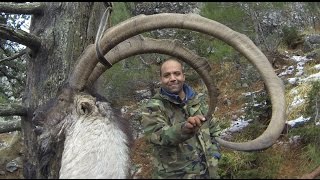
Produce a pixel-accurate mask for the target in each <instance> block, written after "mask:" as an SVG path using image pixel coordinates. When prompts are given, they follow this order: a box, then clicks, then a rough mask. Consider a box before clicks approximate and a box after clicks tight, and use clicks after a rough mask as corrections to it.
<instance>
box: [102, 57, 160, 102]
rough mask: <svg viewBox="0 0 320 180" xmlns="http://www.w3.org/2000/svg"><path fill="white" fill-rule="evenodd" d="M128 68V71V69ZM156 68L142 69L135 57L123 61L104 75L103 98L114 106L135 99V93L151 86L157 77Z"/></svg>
mask: <svg viewBox="0 0 320 180" xmlns="http://www.w3.org/2000/svg"><path fill="white" fill-rule="evenodd" d="M128 67H130V69H129V68H128ZM155 68H156V67H154V66H151V67H142V63H141V61H140V60H139V59H136V57H131V58H128V59H125V60H123V61H121V62H119V63H117V64H115V65H113V66H112V68H110V69H109V70H108V71H106V73H105V75H104V76H105V78H106V82H104V87H106V90H105V92H104V94H105V96H106V97H107V98H108V99H109V100H110V101H111V102H112V103H113V104H115V105H121V104H122V105H123V104H124V103H123V102H127V101H131V102H135V101H136V100H135V99H133V98H134V97H135V95H136V94H135V91H136V90H140V89H141V87H139V86H140V85H141V86H142V87H143V86H144V87H145V86H146V85H148V84H151V83H152V81H153V80H155V79H156V78H157V77H158V74H157V71H156V69H155Z"/></svg>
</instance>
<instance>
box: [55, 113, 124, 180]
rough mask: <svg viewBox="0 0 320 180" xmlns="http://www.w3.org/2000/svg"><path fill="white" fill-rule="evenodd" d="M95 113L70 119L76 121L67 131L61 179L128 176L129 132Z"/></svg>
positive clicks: (122, 177)
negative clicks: (124, 131) (127, 144)
mask: <svg viewBox="0 0 320 180" xmlns="http://www.w3.org/2000/svg"><path fill="white" fill-rule="evenodd" d="M94 114H95V116H92V114H91V115H89V116H87V115H80V117H78V118H70V119H77V121H76V122H73V123H72V125H71V126H70V127H69V128H67V131H66V139H65V143H64V151H63V154H62V160H61V169H60V173H59V176H60V177H59V178H60V179H70V178H72V179H109V178H112V179H116V178H121V179H124V178H126V177H127V175H128V172H129V166H130V157H129V149H128V147H127V146H126V142H127V137H126V135H125V134H124V133H123V132H122V131H121V130H120V129H119V127H118V126H117V125H116V124H115V122H113V121H110V120H109V119H108V117H101V116H99V115H98V116H96V113H94ZM89 117H90V118H89ZM109 117H110V116H109Z"/></svg>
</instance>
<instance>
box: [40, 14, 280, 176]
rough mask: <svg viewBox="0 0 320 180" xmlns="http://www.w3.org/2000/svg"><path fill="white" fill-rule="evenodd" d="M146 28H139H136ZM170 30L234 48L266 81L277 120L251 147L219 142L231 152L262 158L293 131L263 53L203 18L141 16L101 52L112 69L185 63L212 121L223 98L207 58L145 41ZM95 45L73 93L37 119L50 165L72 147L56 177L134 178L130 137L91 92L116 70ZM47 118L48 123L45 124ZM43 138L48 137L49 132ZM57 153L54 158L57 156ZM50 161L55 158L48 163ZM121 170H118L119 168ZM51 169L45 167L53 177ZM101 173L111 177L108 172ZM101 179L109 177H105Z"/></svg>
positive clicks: (71, 86)
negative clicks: (123, 63) (146, 57)
mask: <svg viewBox="0 0 320 180" xmlns="http://www.w3.org/2000/svg"><path fill="white" fill-rule="evenodd" d="M137 24H139V26H136V25H137ZM162 28H181V29H189V30H193V31H198V32H201V33H205V34H207V35H211V36H214V37H216V38H219V39H220V40H222V41H224V42H226V43H227V44H229V45H230V46H232V47H234V48H235V49H236V50H238V51H239V52H240V53H242V54H243V55H244V56H245V57H246V58H247V59H248V60H249V61H250V62H251V63H253V64H254V65H255V66H256V67H257V69H258V70H259V72H260V73H261V75H262V78H263V80H264V81H265V83H266V85H267V88H268V92H269V93H270V95H271V101H272V106H273V107H272V118H271V122H270V124H269V126H268V128H267V129H266V131H265V132H264V133H263V134H262V135H261V136H259V137H258V138H256V139H254V140H252V141H248V142H244V143H235V142H227V141H224V140H222V139H219V138H217V141H218V142H219V143H220V144H221V145H222V146H225V147H227V148H231V149H235V150H240V151H255V150H261V149H265V148H268V147H270V146H271V145H272V144H273V143H274V142H275V141H276V140H277V138H278V137H279V136H280V133H281V132H282V129H283V127H284V124H285V100H284V88H283V84H282V82H281V80H280V79H279V78H278V77H277V76H276V74H275V73H274V71H273V69H272V67H271V65H270V63H269V61H268V60H267V58H266V57H265V56H264V54H263V53H261V51H260V50H259V49H258V48H257V47H256V46H255V45H254V44H253V43H252V41H251V40H250V39H249V38H247V37H246V36H244V35H242V34H239V33H237V32H235V31H233V30H231V29H230V28H228V27H226V26H224V25H222V24H220V23H218V22H215V21H213V20H210V19H207V18H204V17H201V16H199V15H196V14H175V13H162V14H156V15H149V16H145V15H140V16H137V17H134V18H131V19H129V20H127V21H124V22H122V23H121V24H119V25H117V26H114V27H112V28H110V29H108V30H107V31H106V32H105V33H104V35H103V36H102V39H101V44H100V46H101V50H102V53H103V54H104V55H105V58H106V59H107V60H108V61H109V63H110V64H115V63H117V62H119V61H120V60H122V59H125V58H127V57H130V56H133V55H137V54H142V53H162V54H167V55H171V56H173V57H177V58H179V59H181V60H183V61H184V62H186V63H187V64H189V65H190V66H191V67H192V68H193V69H195V70H196V71H197V73H199V75H200V76H201V78H202V79H203V80H204V82H205V84H206V86H207V90H208V94H209V112H208V114H207V117H208V118H210V117H211V116H212V114H213V111H214V109H215V106H216V104H217V103H216V101H217V91H216V87H215V85H214V82H213V81H212V79H211V76H210V75H209V71H210V66H209V64H208V62H207V61H206V60H205V59H204V58H200V57H198V56H197V55H196V54H194V53H193V52H192V51H190V50H188V49H186V48H184V47H182V46H181V45H180V44H179V43H177V41H168V40H154V39H149V38H142V37H141V36H137V35H139V34H140V33H143V32H146V31H150V30H154V29H162ZM98 62H99V60H98V59H97V56H96V50H95V46H94V45H89V46H88V47H87V48H86V50H85V51H84V53H83V54H82V55H81V57H80V58H79V60H78V62H77V64H76V66H75V68H74V72H73V73H72V74H71V76H70V78H69V81H68V84H67V86H65V87H63V88H62V90H61V91H60V94H59V95H58V96H57V98H56V99H55V100H54V103H53V104H51V106H50V108H49V109H48V110H47V111H45V113H44V115H43V116H39V115H38V116H35V117H34V122H35V125H37V126H39V127H40V128H36V129H35V131H36V132H38V133H39V139H40V141H39V142H40V146H39V147H40V150H41V151H39V152H40V153H43V155H42V156H41V157H42V158H43V162H46V161H50V160H52V157H48V156H49V155H50V153H49V152H51V151H52V149H50V148H48V147H49V146H48V145H49V144H50V145H51V146H55V147H58V146H57V144H59V143H62V144H64V145H63V146H62V147H63V148H62V149H59V150H57V152H55V153H57V154H59V152H60V154H62V155H61V156H62V158H61V157H58V158H61V159H62V160H61V167H51V168H53V169H54V170H50V172H51V175H50V176H51V177H57V175H56V174H58V173H60V176H59V177H61V178H92V177H96V178H126V177H127V175H128V172H129V166H130V161H129V159H130V158H129V147H128V146H127V145H128V144H129V142H130V138H131V137H130V135H128V134H127V133H126V132H130V131H129V130H128V129H127V128H124V126H122V125H121V124H123V123H120V122H121V118H120V117H119V116H117V113H116V112H115V111H114V110H113V109H112V108H111V107H110V105H109V104H108V103H107V102H106V101H100V100H99V98H98V97H97V96H96V95H95V94H90V93H88V92H86V90H87V89H88V88H90V87H91V86H92V85H93V83H94V82H95V81H96V80H97V78H98V77H99V76H100V75H101V74H102V73H103V72H104V71H105V70H106V69H108V67H105V66H103V65H102V64H100V63H98ZM39 119H40V120H39ZM41 132H42V133H41ZM51 154H52V153H51ZM46 155H47V156H46ZM115 162H116V163H118V164H116V165H115V164H114V163H115ZM48 164H50V163H44V164H43V168H42V169H43V171H44V173H48V172H47V171H48ZM101 169H103V170H105V171H103V173H101V171H102V170H101ZM100 175H101V176H100Z"/></svg>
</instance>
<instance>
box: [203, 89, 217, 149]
mask: <svg viewBox="0 0 320 180" xmlns="http://www.w3.org/2000/svg"><path fill="white" fill-rule="evenodd" d="M205 97H206V96H205V95H203V96H200V97H199V99H200V104H201V108H200V112H201V114H203V115H206V114H207V113H208V110H209V106H208V104H207V103H206V102H207V101H206V100H205ZM221 131H222V129H221V128H220V126H219V123H218V122H217V120H216V118H214V117H212V118H211V119H210V120H209V132H210V137H211V141H212V143H214V144H215V143H216V140H215V139H214V138H215V137H219V136H220V134H221Z"/></svg>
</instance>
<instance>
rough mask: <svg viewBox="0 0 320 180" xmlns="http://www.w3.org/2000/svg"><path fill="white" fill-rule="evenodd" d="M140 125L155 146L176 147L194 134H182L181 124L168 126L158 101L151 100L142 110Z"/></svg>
mask: <svg viewBox="0 0 320 180" xmlns="http://www.w3.org/2000/svg"><path fill="white" fill-rule="evenodd" d="M141 123H142V125H143V127H144V133H145V135H146V137H147V139H148V140H149V141H150V142H151V143H154V144H157V145H165V146H171V145H178V144H179V143H181V142H183V141H185V140H187V139H189V138H191V137H192V136H194V134H187V133H183V132H182V130H181V126H182V125H183V122H182V123H177V124H175V125H173V126H171V125H170V124H169V120H168V118H167V116H166V114H165V112H164V107H163V103H162V102H161V101H160V100H155V99H152V100H150V102H149V103H148V104H147V105H146V106H145V107H144V108H143V111H142V120H141Z"/></svg>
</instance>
